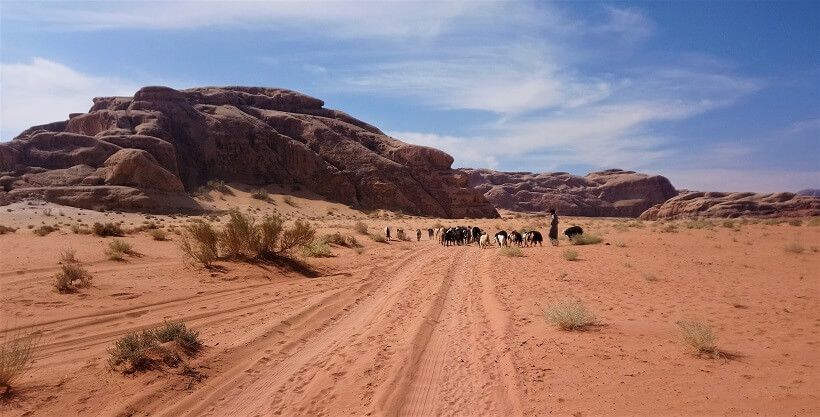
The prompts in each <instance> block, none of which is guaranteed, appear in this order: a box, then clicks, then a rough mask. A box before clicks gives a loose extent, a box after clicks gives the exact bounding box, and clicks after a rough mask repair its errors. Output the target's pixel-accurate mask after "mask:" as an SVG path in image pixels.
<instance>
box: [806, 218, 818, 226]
mask: <svg viewBox="0 0 820 417" xmlns="http://www.w3.org/2000/svg"><path fill="white" fill-rule="evenodd" d="M808 225H809V226H811V227H817V226H820V217H815V218H813V219H811V220H809V223H808Z"/></svg>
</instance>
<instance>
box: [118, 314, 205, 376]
mask: <svg viewBox="0 0 820 417" xmlns="http://www.w3.org/2000/svg"><path fill="white" fill-rule="evenodd" d="M164 343H176V344H177V346H179V347H180V348H182V349H183V350H185V351H186V352H187V353H189V354H193V353H195V352H197V351H199V350H200V349H201V348H202V340H201V339H200V338H199V332H197V331H195V330H191V329H188V328H187V327H186V326H185V323H181V322H180V323H167V322H166V323H165V325H163V326H161V327H157V328H154V329H147V330H143V331H140V332H133V333H128V334H126V335H125V336H123V337H121V338H119V339H118V340H117V341H116V342H114V346H113V347H112V348H110V349H108V354H109V355H111V357H110V358H109V359H108V363H109V365H110V366H111V367H112V368H116V367H118V366H121V365H122V366H123V370H124V371H125V372H136V371H140V370H145V369H150V368H151V367H152V366H154V364H155V362H157V361H162V362H164V363H166V364H171V365H175V364H177V363H179V362H180V358H179V357H178V356H177V354H176V353H175V352H173V351H172V350H170V349H167V348H165V347H163V346H161V344H164Z"/></svg>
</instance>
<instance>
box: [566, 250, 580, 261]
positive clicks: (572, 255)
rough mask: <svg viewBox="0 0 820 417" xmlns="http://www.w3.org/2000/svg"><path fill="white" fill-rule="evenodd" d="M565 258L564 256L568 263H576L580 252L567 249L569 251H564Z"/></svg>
mask: <svg viewBox="0 0 820 417" xmlns="http://www.w3.org/2000/svg"><path fill="white" fill-rule="evenodd" d="M563 256H564V259H566V260H568V261H574V260H576V259H578V251H576V250H573V249H567V250H565V251H564V254H563Z"/></svg>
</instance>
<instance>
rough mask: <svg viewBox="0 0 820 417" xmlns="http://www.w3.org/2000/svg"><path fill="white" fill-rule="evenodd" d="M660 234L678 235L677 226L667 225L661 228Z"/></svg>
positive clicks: (673, 224)
mask: <svg viewBox="0 0 820 417" xmlns="http://www.w3.org/2000/svg"><path fill="white" fill-rule="evenodd" d="M661 232H663V233H678V225H677V224H675V223H669V224H666V225H664V226H663V227H661Z"/></svg>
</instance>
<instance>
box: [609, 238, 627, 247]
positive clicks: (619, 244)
mask: <svg viewBox="0 0 820 417" xmlns="http://www.w3.org/2000/svg"><path fill="white" fill-rule="evenodd" d="M612 245H613V246H617V247H619V248H625V247H626V243H624V241H623V240H619V241H617V242H614V243H612Z"/></svg>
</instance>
